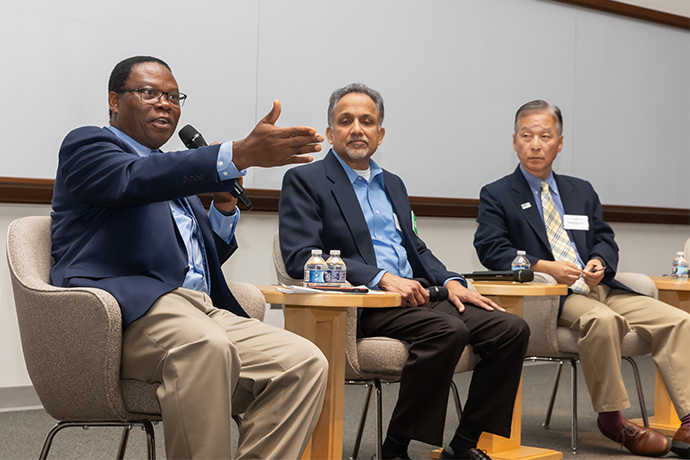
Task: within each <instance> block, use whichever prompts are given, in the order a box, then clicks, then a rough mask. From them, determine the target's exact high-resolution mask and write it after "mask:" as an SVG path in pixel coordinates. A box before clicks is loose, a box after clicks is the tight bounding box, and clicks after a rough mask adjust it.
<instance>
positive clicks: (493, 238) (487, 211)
mask: <svg viewBox="0 0 690 460" xmlns="http://www.w3.org/2000/svg"><path fill="white" fill-rule="evenodd" d="M477 223H478V224H479V225H478V227H477V230H476V231H475V233H474V247H475V249H476V250H477V256H478V257H479V261H480V262H481V263H482V265H484V266H485V267H486V268H488V269H489V270H510V264H511V262H512V261H513V259H514V258H515V254H516V252H517V250H518V249H520V248H516V247H514V246H513V243H512V241H511V240H510V233H509V231H508V222H507V217H506V212H505V209H504V208H503V202H502V200H501V199H499V197H497V196H496V190H495V188H492V187H489V186H484V187H482V190H481V192H480V194H479V212H478V215H477ZM515 227H516V228H519V226H517V225H516V226H515ZM527 258H528V259H529V261H530V263H531V264H535V263H537V261H538V260H539V258H537V257H534V256H532V255H530V254H527Z"/></svg>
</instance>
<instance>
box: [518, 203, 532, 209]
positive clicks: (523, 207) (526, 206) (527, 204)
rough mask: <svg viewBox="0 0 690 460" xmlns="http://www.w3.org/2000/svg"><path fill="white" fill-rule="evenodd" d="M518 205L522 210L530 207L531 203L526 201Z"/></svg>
mask: <svg viewBox="0 0 690 460" xmlns="http://www.w3.org/2000/svg"><path fill="white" fill-rule="evenodd" d="M520 207H521V208H522V209H523V210H524V209H529V208H531V207H532V203H530V202H529V201H528V202H527V203H522V204H521V205H520Z"/></svg>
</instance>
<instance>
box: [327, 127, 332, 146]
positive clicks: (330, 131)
mask: <svg viewBox="0 0 690 460" xmlns="http://www.w3.org/2000/svg"><path fill="white" fill-rule="evenodd" d="M326 139H327V140H328V143H329V144H331V145H333V130H332V129H331V127H330V126H329V127H327V128H326Z"/></svg>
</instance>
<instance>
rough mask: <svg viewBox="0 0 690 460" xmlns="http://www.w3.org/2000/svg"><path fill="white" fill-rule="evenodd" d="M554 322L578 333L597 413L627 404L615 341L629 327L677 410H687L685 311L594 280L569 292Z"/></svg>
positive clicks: (689, 359)
mask: <svg viewBox="0 0 690 460" xmlns="http://www.w3.org/2000/svg"><path fill="white" fill-rule="evenodd" d="M558 325H559V326H567V327H570V328H571V329H574V330H577V331H579V332H580V339H579V341H578V348H579V354H580V362H581V363H582V372H583V374H584V376H585V381H586V382H587V388H588V389H589V394H590V396H591V398H592V405H593V406H594V410H595V411H597V412H609V411H617V410H622V409H625V408H627V407H630V402H629V400H628V395H627V393H626V391H625V385H624V384H623V378H622V376H621V343H622V341H623V337H624V336H625V334H627V333H628V331H629V330H630V329H631V328H632V329H635V331H636V332H637V333H638V335H640V337H642V339H644V340H647V341H649V342H650V343H651V344H652V359H653V360H654V362H655V363H656V367H657V369H659V374H660V375H661V378H662V380H663V381H664V385H665V386H666V389H667V390H668V394H669V396H670V398H671V401H672V402H673V404H674V406H675V408H676V411H677V412H678V414H679V415H680V416H681V417H683V416H685V415H687V414H690V315H688V314H687V313H686V312H684V311H682V310H679V309H677V308H674V307H672V306H670V305H668V304H665V303H663V302H659V301H658V300H655V299H653V298H651V297H647V296H643V295H639V294H633V293H630V292H628V291H624V290H621V289H612V288H609V287H608V286H603V285H599V286H597V287H596V288H594V289H592V290H591V292H590V293H589V294H587V295H579V294H573V295H570V296H569V297H568V298H567V299H566V301H565V303H564V304H563V312H562V314H561V317H560V318H559V320H558Z"/></svg>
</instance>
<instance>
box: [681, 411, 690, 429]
mask: <svg viewBox="0 0 690 460" xmlns="http://www.w3.org/2000/svg"><path fill="white" fill-rule="evenodd" d="M680 426H682V427H683V428H688V427H690V414H688V415H686V416H685V417H683V418H682V419H680Z"/></svg>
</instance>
